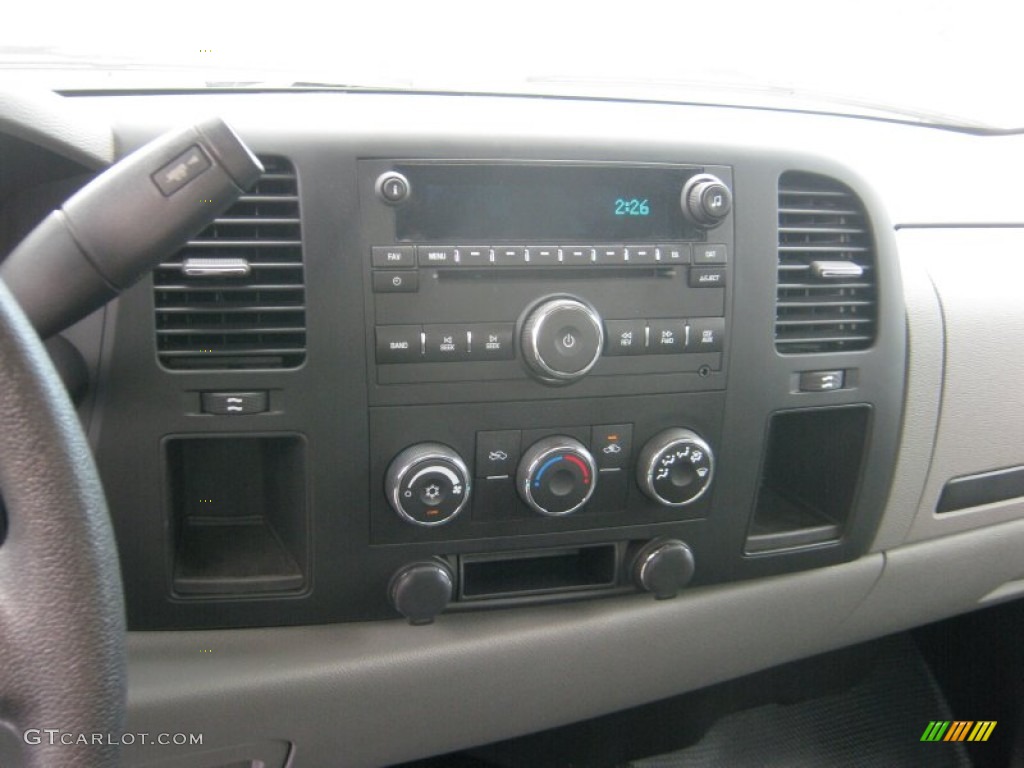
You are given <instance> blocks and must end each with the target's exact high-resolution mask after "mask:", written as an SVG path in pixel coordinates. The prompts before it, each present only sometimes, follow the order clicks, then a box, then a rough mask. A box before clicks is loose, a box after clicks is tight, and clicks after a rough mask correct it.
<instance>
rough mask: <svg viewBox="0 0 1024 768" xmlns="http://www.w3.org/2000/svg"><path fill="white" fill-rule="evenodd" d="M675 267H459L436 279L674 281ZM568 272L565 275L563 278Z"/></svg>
mask: <svg viewBox="0 0 1024 768" xmlns="http://www.w3.org/2000/svg"><path fill="white" fill-rule="evenodd" d="M678 271H679V268H678V267H659V266H649V265H645V266H636V267H633V266H622V267H572V268H571V271H570V270H563V269H558V268H554V269H552V268H551V267H501V268H498V269H495V268H493V267H481V268H479V269H476V268H473V267H459V268H457V269H438V270H437V279H438V280H440V281H451V282H453V283H455V282H461V283H466V282H479V281H480V280H524V281H525V280H560V281H565V279H566V277H567V276H570V275H571V277H572V278H574V279H577V278H578V279H581V280H603V279H607V278H613V279H617V278H622V277H631V278H645V277H646V278H674V277H675V276H676V274H677V273H678ZM567 272H568V275H567Z"/></svg>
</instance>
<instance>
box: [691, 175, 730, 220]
mask: <svg viewBox="0 0 1024 768" xmlns="http://www.w3.org/2000/svg"><path fill="white" fill-rule="evenodd" d="M680 204H681V205H682V208H683V214H684V215H685V216H686V217H687V218H688V219H690V221H692V222H693V223H694V224H697V225H698V226H701V227H705V228H710V227H717V226H718V225H719V224H721V223H722V221H723V220H724V219H725V217H726V216H728V215H729V211H730V210H732V192H730V191H729V187H727V186H726V185H725V182H724V181H722V180H721V179H720V178H718V177H717V176H712V175H711V174H710V173H701V174H698V175H696V176H694V177H693V178H692V179H690V180H689V181H687V182H686V184H685V185H683V193H682V195H681V197H680Z"/></svg>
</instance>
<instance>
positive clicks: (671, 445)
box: [636, 428, 715, 507]
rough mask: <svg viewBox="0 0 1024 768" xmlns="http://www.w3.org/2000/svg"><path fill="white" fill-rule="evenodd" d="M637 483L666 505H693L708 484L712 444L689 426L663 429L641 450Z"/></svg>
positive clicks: (644, 490)
mask: <svg viewBox="0 0 1024 768" xmlns="http://www.w3.org/2000/svg"><path fill="white" fill-rule="evenodd" d="M636 469H637V478H636V480H637V483H638V484H639V485H640V489H641V490H642V491H643V492H644V493H645V494H647V495H648V496H649V497H650V498H651V499H653V500H654V501H656V502H658V503H659V504H664V505H665V506H666V507H685V506H686V505H687V504H692V503H693V502H695V501H696V500H697V499H699V498H700V497H701V496H703V495H704V493H705V492H706V491H707V489H708V488H710V487H711V479H712V477H713V476H714V473H715V457H714V455H713V454H712V453H711V447H710V446H709V445H708V444H707V443H706V442H704V440H703V439H702V438H701V437H700V435H698V434H697V433H696V432H693V431H691V430H689V429H680V428H673V429H666V430H665V431H664V432H660V433H658V434H657V435H655V436H654V437H652V438H651V439H650V440H649V441H648V442H647V444H646V445H645V446H644V447H643V450H641V451H640V458H639V460H638V461H637V468H636Z"/></svg>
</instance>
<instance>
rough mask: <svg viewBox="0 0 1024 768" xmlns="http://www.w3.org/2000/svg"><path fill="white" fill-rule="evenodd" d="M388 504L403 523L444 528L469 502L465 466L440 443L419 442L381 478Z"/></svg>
mask: <svg viewBox="0 0 1024 768" xmlns="http://www.w3.org/2000/svg"><path fill="white" fill-rule="evenodd" d="M384 491H385V493H386V494H387V497H388V503H389V504H391V507H392V509H394V510H395V512H397V513H398V516H399V517H401V518H402V519H403V520H405V521H406V522H407V523H412V524H413V525H422V526H435V525H444V524H445V523H447V522H449V521H451V520H453V519H454V518H455V516H456V515H458V514H459V512H461V511H462V508H463V507H465V506H466V502H467V501H468V500H469V491H470V476H469V470H468V469H467V468H466V463H465V462H464V461H463V460H462V457H461V456H459V454H457V453H456V452H455V451H453V450H452V449H451V448H449V447H448V446H447V445H442V444H441V443H419V444H418V445H413V446H411V447H409V448H406V449H405V450H404V451H402V452H401V453H399V454H398V455H397V456H396V457H395V458H394V460H393V461H392V462H391V464H390V466H389V467H388V471H387V474H386V475H385V478H384Z"/></svg>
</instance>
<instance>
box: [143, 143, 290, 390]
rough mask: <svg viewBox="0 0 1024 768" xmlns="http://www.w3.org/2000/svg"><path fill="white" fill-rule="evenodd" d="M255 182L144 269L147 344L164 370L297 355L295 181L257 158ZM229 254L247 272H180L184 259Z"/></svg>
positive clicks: (277, 165)
mask: <svg viewBox="0 0 1024 768" xmlns="http://www.w3.org/2000/svg"><path fill="white" fill-rule="evenodd" d="M260 160H261V162H262V163H263V166H264V168H265V172H264V173H263V174H262V175H261V176H260V179H259V181H258V182H257V184H256V187H255V188H254V189H253V190H252V191H251V192H250V193H248V194H246V195H242V196H241V197H240V198H239V199H238V201H237V202H236V203H235V204H234V205H232V206H231V207H230V208H229V209H228V210H227V211H225V212H224V213H223V214H222V215H221V216H220V217H219V218H217V219H216V220H214V221H213V223H211V224H210V225H209V226H208V227H206V228H205V229H204V230H203V231H202V232H200V233H199V234H198V235H196V237H195V238H194V239H192V240H190V241H189V242H188V243H187V244H186V245H185V247H184V248H182V250H180V251H179V252H178V253H177V254H175V255H174V256H173V257H172V258H171V259H169V260H168V261H165V262H163V263H161V264H160V265H159V266H158V267H157V269H156V270H154V273H153V283H154V286H153V293H154V303H155V309H156V343H157V354H158V356H159V359H160V362H161V363H162V364H163V365H164V367H166V368H171V369H175V370H178V369H188V370H244V369H254V368H295V367H298V366H299V365H302V363H303V362H304V361H305V359H306V288H305V270H304V266H303V255H302V250H303V249H302V220H301V216H300V214H299V195H298V179H297V177H296V174H295V169H294V167H293V166H292V164H291V162H290V161H289V160H287V159H286V158H283V157H278V156H267V157H260ZM203 258H219V259H223V258H232V259H244V260H245V261H246V262H248V264H249V274H248V276H246V277H223V276H197V277H189V276H186V275H185V273H184V272H183V271H182V264H183V263H184V261H185V260H186V259H203Z"/></svg>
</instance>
